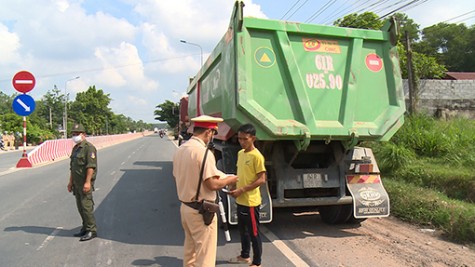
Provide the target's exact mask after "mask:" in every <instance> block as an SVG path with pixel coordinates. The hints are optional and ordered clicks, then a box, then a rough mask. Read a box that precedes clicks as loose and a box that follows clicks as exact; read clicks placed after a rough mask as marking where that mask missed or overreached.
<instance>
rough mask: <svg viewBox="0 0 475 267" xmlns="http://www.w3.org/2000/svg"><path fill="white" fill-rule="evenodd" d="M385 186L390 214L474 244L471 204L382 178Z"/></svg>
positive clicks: (474, 211)
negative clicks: (388, 198) (389, 204)
mask: <svg viewBox="0 0 475 267" xmlns="http://www.w3.org/2000/svg"><path fill="white" fill-rule="evenodd" d="M384 185H385V188H386V190H387V191H388V194H389V197H390V199H391V213H392V214H393V215H395V216H397V217H399V218H401V219H403V220H406V221H409V222H412V223H417V224H419V225H428V226H434V227H437V228H439V229H441V230H443V231H444V232H445V233H446V235H447V236H448V237H449V238H450V239H453V240H456V241H460V242H472V243H474V242H475V205H474V204H471V203H465V202H462V201H458V200H452V199H449V198H448V197H446V196H445V195H444V194H442V193H438V192H436V191H434V190H431V189H425V188H421V187H419V186H415V185H413V184H410V183H405V182H401V181H398V180H394V179H385V181H384Z"/></svg>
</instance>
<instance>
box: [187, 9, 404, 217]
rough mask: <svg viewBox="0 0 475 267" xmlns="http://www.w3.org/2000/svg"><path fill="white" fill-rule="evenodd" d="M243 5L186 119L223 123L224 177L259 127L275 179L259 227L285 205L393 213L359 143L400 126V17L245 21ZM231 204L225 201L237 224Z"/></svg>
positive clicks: (196, 83)
mask: <svg viewBox="0 0 475 267" xmlns="http://www.w3.org/2000/svg"><path fill="white" fill-rule="evenodd" d="M243 6H244V5H243V3H242V2H241V1H237V2H236V4H235V6H234V10H233V13H232V18H231V21H230V24H229V28H228V30H227V32H226V33H225V34H224V36H223V38H222V39H221V40H220V42H219V43H218V44H217V46H216V48H215V49H214V50H213V51H212V53H211V55H210V56H209V58H208V59H207V61H206V62H205V64H204V66H203V67H202V68H201V69H200V71H199V72H198V73H197V74H196V76H195V77H194V79H193V80H192V81H191V82H190V84H189V87H188V89H187V93H188V97H187V101H186V102H187V105H188V107H187V109H186V110H185V112H187V114H185V115H183V114H182V116H181V117H182V118H193V117H195V116H198V115H202V114H206V115H211V116H218V117H222V118H223V119H224V122H223V123H221V124H220V125H219V133H218V135H217V136H216V137H215V141H214V143H215V145H216V149H215V156H216V159H217V164H218V167H219V168H220V169H222V170H223V171H224V172H226V173H235V172H236V160H237V151H238V150H239V149H240V146H239V144H238V142H237V138H236V130H237V129H238V128H239V126H240V125H242V124H245V123H252V124H253V125H254V126H255V127H256V129H257V139H258V141H257V143H256V146H257V147H258V148H259V150H260V151H261V152H262V153H263V155H264V156H265V158H266V167H267V177H268V180H267V184H266V185H265V186H262V187H261V189H262V190H261V191H262V195H263V197H264V198H263V199H264V202H263V204H262V212H261V222H270V221H271V220H272V209H273V208H279V207H311V206H314V207H317V208H318V210H319V213H320V215H321V217H322V219H323V220H324V221H325V222H327V223H331V224H334V223H345V222H351V221H360V220H364V219H365V218H369V217H384V216H388V215H389V208H390V205H389V197H388V195H387V193H386V191H385V189H384V187H383V185H382V182H381V177H380V172H379V169H378V165H377V163H376V160H375V157H374V155H373V153H372V151H371V149H369V148H364V147H359V146H358V144H359V143H360V142H361V141H369V140H371V141H386V140H389V139H390V137H391V136H393V135H394V133H395V132H396V131H397V130H398V129H399V128H400V127H401V126H402V124H403V119H404V112H405V103H404V93H403V86H402V79H401V73H400V67H399V60H398V54H397V49H396V40H397V27H396V24H395V22H394V20H392V19H391V20H389V21H388V22H387V23H386V24H385V26H384V27H383V28H382V29H381V30H380V31H375V30H362V29H352V28H341V27H332V26H323V25H312V24H303V23H295V22H287V21H277V20H267V19H259V18H250V17H244V16H243ZM186 120H187V119H186ZM181 123H182V124H183V125H188V124H189V122H188V121H182V122H181ZM233 207H234V201H233V199H230V198H228V208H229V210H230V212H229V213H228V214H229V218H228V219H229V220H228V221H229V222H230V223H231V224H234V223H236V216H235V212H234V208H233Z"/></svg>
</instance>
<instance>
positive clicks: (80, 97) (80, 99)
mask: <svg viewBox="0 0 475 267" xmlns="http://www.w3.org/2000/svg"><path fill="white" fill-rule="evenodd" d="M110 102H111V98H110V97H109V94H104V92H103V91H102V89H99V90H97V89H96V86H90V87H89V89H87V91H85V92H81V93H78V94H76V99H75V101H74V102H73V103H72V104H71V112H70V113H69V117H70V118H71V119H73V120H74V122H76V123H81V124H83V125H84V127H85V128H86V130H87V132H88V133H91V134H93V135H98V134H105V132H106V131H105V128H106V123H108V120H109V119H110V118H111V117H112V112H111V110H110V108H109V104H110ZM68 129H70V127H68Z"/></svg>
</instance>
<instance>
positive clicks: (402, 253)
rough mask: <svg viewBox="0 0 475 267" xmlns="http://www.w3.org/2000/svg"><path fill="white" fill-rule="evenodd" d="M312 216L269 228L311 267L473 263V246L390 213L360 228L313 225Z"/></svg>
mask: <svg viewBox="0 0 475 267" xmlns="http://www.w3.org/2000/svg"><path fill="white" fill-rule="evenodd" d="M308 215H310V214H308ZM314 216H318V215H316V214H314V215H310V216H298V217H301V218H297V217H295V216H292V217H293V218H291V217H286V218H281V220H282V223H283V225H287V227H283V228H281V227H278V228H280V229H277V228H274V230H275V231H277V232H278V233H279V236H282V238H283V239H287V240H289V241H290V242H291V243H292V245H293V246H295V247H297V248H298V249H299V250H300V251H301V253H302V254H303V255H302V256H303V258H304V260H305V261H306V262H308V263H309V265H310V266H318V267H322V266H328V267H334V266H337V267H368V266H384V267H400V266H414V267H416V266H417V267H446V266H450V267H452V266H454V267H475V249H474V247H473V245H470V246H467V245H463V244H457V243H453V242H449V241H446V240H444V238H443V236H442V235H441V233H440V232H437V231H433V230H432V229H424V228H421V227H417V226H414V225H411V224H408V223H405V222H402V221H400V220H398V219H397V218H394V217H388V218H372V219H368V220H366V221H364V222H363V223H361V225H360V226H359V227H357V226H356V227H355V226H338V227H336V226H335V225H333V226H330V225H326V224H324V223H323V222H321V221H319V222H317V225H315V224H314V225H313V226H312V225H311V224H309V222H311V221H313V220H314V219H316V218H318V217H314ZM302 217H307V218H302ZM309 217H310V218H309ZM287 220H288V221H287ZM317 220H318V219H317ZM291 221H292V224H290V223H291ZM289 225H292V226H294V227H289ZM272 228H273V227H272ZM291 229H296V231H293V230H291ZM297 229H298V230H297Z"/></svg>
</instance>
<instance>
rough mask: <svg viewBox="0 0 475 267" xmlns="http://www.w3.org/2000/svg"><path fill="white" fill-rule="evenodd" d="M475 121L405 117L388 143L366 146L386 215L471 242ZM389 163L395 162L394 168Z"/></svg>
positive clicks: (474, 213)
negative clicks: (387, 203) (378, 174)
mask: <svg viewBox="0 0 475 267" xmlns="http://www.w3.org/2000/svg"><path fill="white" fill-rule="evenodd" d="M474 134H475V122H474V121H473V120H469V119H463V118H457V119H453V120H450V121H445V120H437V119H434V118H433V117H429V116H427V115H424V114H418V115H413V116H407V117H406V118H405V124H404V125H403V127H402V128H401V129H400V130H399V131H398V132H397V133H396V134H395V135H394V137H393V138H392V140H391V141H390V142H389V143H371V146H372V148H373V151H374V152H375V156H376V158H377V159H378V163H379V165H380V169H381V170H382V173H383V176H384V177H388V176H389V177H391V179H385V180H384V184H385V187H386V189H387V190H388V192H389V194H390V199H391V210H392V214H394V215H396V216H398V217H400V218H403V219H406V220H408V221H411V222H415V223H418V224H422V225H432V226H435V227H438V228H439V229H442V230H443V231H444V232H446V233H447V235H448V236H449V237H450V238H452V239H454V240H458V241H469V242H475V240H474V239H475V237H474V236H475V235H474V233H475V229H474V228H475V211H474V209H475V204H474V203H475V174H474V173H473V165H474V164H475V160H474V157H475V156H474V153H473V151H475V150H474V149H475V139H474V138H473V136H474ZM394 161H400V163H399V162H398V163H395V162H394Z"/></svg>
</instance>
